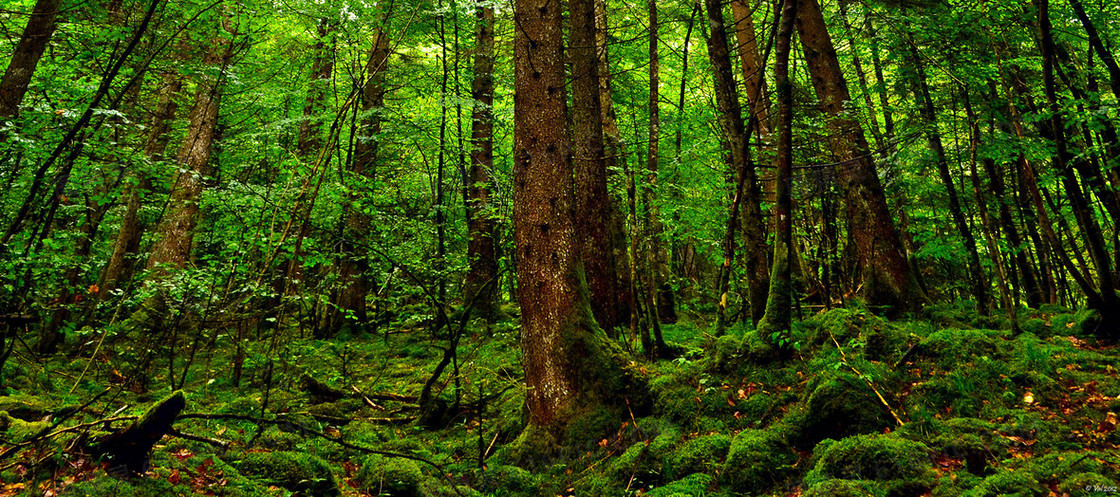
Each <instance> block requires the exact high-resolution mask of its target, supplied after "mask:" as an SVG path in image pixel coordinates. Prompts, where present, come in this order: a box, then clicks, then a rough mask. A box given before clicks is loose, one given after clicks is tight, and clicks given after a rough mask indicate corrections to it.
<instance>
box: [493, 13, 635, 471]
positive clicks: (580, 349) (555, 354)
mask: <svg viewBox="0 0 1120 497" xmlns="http://www.w3.org/2000/svg"><path fill="white" fill-rule="evenodd" d="M560 7H561V5H560V4H558V3H556V2H552V1H550V0H517V1H516V2H515V6H514V18H515V19H514V21H515V22H514V25H515V26H516V28H515V37H514V69H515V72H514V81H515V88H516V92H515V94H514V228H515V232H516V246H517V275H518V298H519V301H520V304H521V313H522V323H521V330H522V331H521V350H522V361H521V362H522V364H524V367H525V383H526V386H527V387H528V392H527V395H526V402H527V404H528V409H529V427H528V428H527V429H526V432H525V433H524V434H523V435H522V439H521V440H522V445H521V446H522V447H523V448H524V450H523V454H525V455H526V456H528V455H530V453H531V452H534V451H536V450H541V451H544V452H548V451H553V450H555V448H556V447H557V444H559V445H571V444H574V443H576V442H578V441H579V440H581V439H583V438H585V437H593V436H597V435H600V434H601V433H597V432H596V431H597V430H589V429H588V426H587V422H588V421H589V420H593V419H602V416H601V415H600V413H602V412H604V411H606V412H614V413H616V414H619V415H620V414H621V412H622V411H621V409H623V408H624V406H625V401H624V397H625V396H626V395H644V390H645V389H644V388H640V387H635V385H634V384H633V383H632V382H628V381H626V380H627V378H631V376H630V375H628V374H627V372H626V371H625V370H624V366H625V363H624V362H623V360H622V357H621V355H620V354H618V348H617V346H615V345H614V344H613V343H612V342H610V341H609V340H608V339H607V337H606V335H605V334H604V333H603V332H602V330H600V329H599V327H598V325H596V323H595V320H594V318H593V317H592V314H591V309H590V306H589V304H588V293H587V286H586V285H587V283H586V281H585V279H584V276H583V267H582V265H581V264H580V262H579V245H578V244H577V243H576V239H575V236H576V233H575V226H576V224H575V223H574V222H573V212H572V207H573V198H572V186H573V174H572V157H571V154H572V146H571V139H570V137H569V135H568V132H567V122H566V103H567V102H566V100H567V96H566V94H565V91H564V88H565V84H566V80H565V74H564V73H565V71H564V56H563V28H562V17H563V12H562V11H561V10H560ZM615 421H618V420H617V419H616V420H615ZM599 428H600V429H602V428H604V427H599ZM613 428H617V424H616V426H614V427H613Z"/></svg>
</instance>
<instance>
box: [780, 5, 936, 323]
mask: <svg viewBox="0 0 1120 497" xmlns="http://www.w3.org/2000/svg"><path fill="white" fill-rule="evenodd" d="M797 31H798V35H799V37H800V39H801V47H802V49H803V51H804V52H805V61H806V63H807V64H808V66H809V75H810V79H811V80H812V83H813V87H814V89H815V90H816V93H817V99H818V100H819V102H820V107H821V110H822V111H824V113H825V114H826V115H827V116H828V127H829V128H830V134H829V143H830V145H831V148H832V150H833V152H834V153H835V154H836V156H837V157H838V158H839V159H840V160H841V161H843V162H842V164H841V165H840V166H839V167H838V168H837V173H838V174H837V176H838V179H839V181H840V189H841V190H842V191H843V192H844V195H845V197H846V200H847V211H848V220H849V226H850V227H851V230H852V238H853V239H854V241H855V244H856V248H857V251H858V252H859V260H860V263H861V265H862V267H863V275H862V279H863V293H864V296H865V298H866V299H867V302H868V303H869V304H871V305H878V306H889V307H890V308H891V310H892V311H893V312H900V311H907V310H915V309H917V308H919V307H921V306H922V305H924V304H925V303H926V302H927V297H926V295H925V293H924V292H923V291H922V290H921V287H920V286H919V285H918V282H917V279H916V278H915V274H914V272H913V269H912V268H911V267H910V263H909V261H907V259H906V255H905V253H904V251H903V247H902V241H901V239H900V237H899V233H898V230H897V229H896V228H895V225H894V221H893V220H892V219H891V215H890V211H889V210H888V208H887V199H886V196H885V195H884V193H883V185H882V183H880V181H879V175H878V174H877V173H876V171H875V163H874V160H873V158H872V156H871V153H870V150H869V149H868V146H867V139H866V138H865V137H864V136H863V130H862V129H861V128H860V126H859V123H858V122H856V121H855V120H854V119H852V118H851V117H850V114H849V113H848V112H847V109H846V108H845V105H846V103H847V102H849V101H851V95H850V94H849V92H848V84H847V81H846V80H845V79H844V75H843V73H842V72H841V71H840V63H839V61H838V60H837V58H836V48H835V46H834V45H833V44H832V38H831V36H830V35H829V33H828V29H827V27H826V26H825V22H824V16H823V14H822V13H821V8H820V4H819V3H818V2H817V0H802V1H801V4H800V6H799V9H798V16H797Z"/></svg>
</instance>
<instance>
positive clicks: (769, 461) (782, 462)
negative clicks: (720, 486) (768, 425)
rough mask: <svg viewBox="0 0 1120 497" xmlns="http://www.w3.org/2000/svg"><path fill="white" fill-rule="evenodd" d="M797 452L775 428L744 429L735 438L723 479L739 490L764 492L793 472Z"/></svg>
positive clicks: (725, 463)
mask: <svg viewBox="0 0 1120 497" xmlns="http://www.w3.org/2000/svg"><path fill="white" fill-rule="evenodd" d="M797 459H798V458H797V454H796V453H795V452H793V450H792V449H791V448H790V446H789V445H788V444H787V443H786V441H785V440H784V439H783V438H782V436H781V434H780V433H779V432H777V431H775V430H755V429H749V430H743V431H741V432H739V434H738V435H736V436H735V438H734V440H732V441H731V447H730V449H729V450H728V453H727V460H726V461H725V462H724V464H723V471H722V473H721V481H722V482H723V483H724V484H725V485H727V487H728V488H730V489H731V490H733V491H735V492H744V493H748V494H758V493H764V492H766V491H767V490H769V489H771V488H773V487H774V485H775V484H777V483H780V482H782V481H783V480H785V479H786V478H787V477H788V476H790V474H791V470H792V468H793V466H794V465H795V464H796V463H797Z"/></svg>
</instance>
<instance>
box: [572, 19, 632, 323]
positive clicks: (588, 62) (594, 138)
mask: <svg viewBox="0 0 1120 497" xmlns="http://www.w3.org/2000/svg"><path fill="white" fill-rule="evenodd" d="M568 8H569V10H570V13H571V14H570V18H571V34H570V37H571V50H570V51H569V52H568V55H569V57H570V59H571V74H572V81H571V91H572V111H571V118H572V139H573V150H572V152H573V158H572V166H573V167H574V168H575V189H574V193H575V198H574V199H573V200H574V202H575V210H574V212H575V224H576V230H577V232H578V233H580V236H579V237H577V244H578V245H579V251H580V260H581V261H582V262H583V268H584V272H585V274H586V275H587V287H588V291H589V292H590V295H591V312H592V314H593V315H594V316H595V321H596V322H597V323H598V324H599V326H601V327H602V328H603V329H610V328H614V327H616V326H618V325H620V324H622V322H623V319H624V316H623V315H622V314H620V313H619V310H620V309H619V308H620V305H619V302H618V297H619V292H618V291H617V289H616V285H617V284H618V279H617V278H616V276H615V274H614V271H615V263H614V260H613V255H614V254H613V250H612V248H611V234H610V226H609V220H608V219H607V218H606V216H603V213H605V212H609V211H610V202H611V201H610V197H609V195H608V193H607V162H606V153H605V149H604V144H603V113H602V101H601V98H602V96H601V93H600V91H599V81H600V77H599V55H598V52H599V47H598V45H597V42H596V31H597V29H596V26H595V1H594V0H571V1H570V2H569V3H568Z"/></svg>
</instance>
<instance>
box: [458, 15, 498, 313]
mask: <svg viewBox="0 0 1120 497" xmlns="http://www.w3.org/2000/svg"><path fill="white" fill-rule="evenodd" d="M475 14H476V16H477V23H478V25H477V28H476V31H475V54H474V80H473V81H471V98H472V99H474V106H473V108H472V109H471V159H470V160H471V165H470V171H469V175H470V179H469V181H470V184H469V185H468V186H467V196H468V201H467V211H468V212H469V215H468V216H467V219H468V222H469V225H468V226H467V261H468V264H469V265H470V266H469V268H468V269H467V276H466V280H465V282H464V285H463V302H464V303H465V304H466V303H470V304H471V312H473V313H476V315H478V316H481V317H482V318H484V319H486V320H487V321H491V320H493V319H495V318H497V317H498V316H499V315H500V314H501V310H500V309H499V308H498V300H499V298H498V297H499V292H498V250H497V246H498V245H497V236H498V232H497V223H496V222H495V220H494V217H493V212H492V209H493V207H492V206H491V201H492V200H491V193H490V188H491V186H492V183H493V179H492V178H491V176H490V172H491V171H492V170H493V169H494V114H493V111H492V107H493V105H494V9H493V8H490V7H479V8H478V9H477V10H476V11H475Z"/></svg>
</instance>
